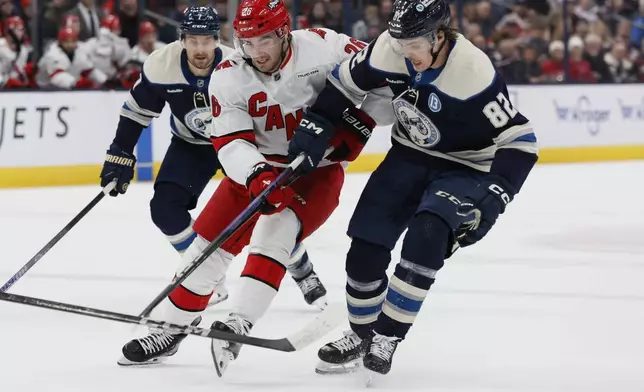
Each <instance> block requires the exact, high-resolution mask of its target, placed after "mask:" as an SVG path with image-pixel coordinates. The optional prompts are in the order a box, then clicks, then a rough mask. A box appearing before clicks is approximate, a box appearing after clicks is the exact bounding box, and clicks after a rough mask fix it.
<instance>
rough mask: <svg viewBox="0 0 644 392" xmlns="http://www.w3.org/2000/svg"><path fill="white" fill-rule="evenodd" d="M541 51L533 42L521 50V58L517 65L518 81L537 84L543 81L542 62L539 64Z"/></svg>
mask: <svg viewBox="0 0 644 392" xmlns="http://www.w3.org/2000/svg"><path fill="white" fill-rule="evenodd" d="M538 59H539V51H538V49H537V48H536V47H534V46H532V45H531V44H527V45H525V46H524V47H523V48H522V50H521V60H520V61H519V63H518V65H517V83H520V84H535V83H539V82H541V64H539V61H538Z"/></svg>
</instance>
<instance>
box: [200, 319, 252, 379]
mask: <svg viewBox="0 0 644 392" xmlns="http://www.w3.org/2000/svg"><path fill="white" fill-rule="evenodd" d="M251 328H253V324H251V323H250V321H248V320H246V319H244V318H242V317H241V316H238V315H236V314H232V313H231V314H230V315H229V316H228V318H226V320H224V321H215V322H214V323H213V324H212V329H216V330H219V331H223V332H231V333H235V334H237V335H248V334H249V333H250V329H251ZM241 347H242V345H241V344H240V343H232V342H227V341H225V340H218V339H213V340H212V342H211V343H210V352H211V353H212V360H213V362H214V364H215V369H216V370H217V375H218V376H219V377H222V376H223V375H224V373H225V372H226V369H227V368H228V364H229V363H230V362H231V361H234V360H235V359H237V356H238V355H239V350H241Z"/></svg>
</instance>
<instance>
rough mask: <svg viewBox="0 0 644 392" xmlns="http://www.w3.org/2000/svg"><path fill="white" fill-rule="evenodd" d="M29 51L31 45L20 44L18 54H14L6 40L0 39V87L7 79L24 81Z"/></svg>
mask: <svg viewBox="0 0 644 392" xmlns="http://www.w3.org/2000/svg"><path fill="white" fill-rule="evenodd" d="M31 50H32V48H31V45H26V44H22V45H21V46H20V52H19V53H16V51H15V50H14V49H13V48H12V47H11V46H10V45H9V42H7V39H6V38H0V86H2V85H4V84H5V83H6V82H7V80H9V79H15V80H25V79H26V75H25V65H27V60H28V58H29V53H30V52H31Z"/></svg>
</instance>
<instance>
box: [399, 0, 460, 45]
mask: <svg viewBox="0 0 644 392" xmlns="http://www.w3.org/2000/svg"><path fill="white" fill-rule="evenodd" d="M450 21H451V15H450V9H449V4H448V3H447V0H396V2H394V4H393V7H392V8H391V13H390V14H389V35H391V37H393V38H396V39H409V38H416V37H421V36H426V35H435V34H436V31H437V30H438V28H439V27H442V26H449V25H450Z"/></svg>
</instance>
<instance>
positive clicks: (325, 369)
mask: <svg viewBox="0 0 644 392" xmlns="http://www.w3.org/2000/svg"><path fill="white" fill-rule="evenodd" d="M361 368H362V358H358V359H354V360H353V361H349V362H347V363H344V364H339V363H329V362H325V361H319V362H318V364H317V366H316V367H315V372H316V373H317V374H321V375H324V376H333V375H338V374H349V373H355V372H357V371H358V370H360V369H361Z"/></svg>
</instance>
